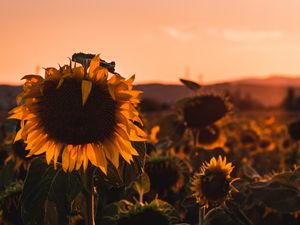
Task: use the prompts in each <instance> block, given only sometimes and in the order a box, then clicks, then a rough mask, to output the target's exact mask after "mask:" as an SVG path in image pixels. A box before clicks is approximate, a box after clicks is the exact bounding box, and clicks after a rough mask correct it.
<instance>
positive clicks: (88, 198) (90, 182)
mask: <svg viewBox="0 0 300 225" xmlns="http://www.w3.org/2000/svg"><path fill="white" fill-rule="evenodd" d="M94 172H95V168H93V167H88V168H87V171H86V172H84V173H83V182H84V186H85V189H86V193H85V203H86V205H85V209H86V212H85V224H86V225H95V203H94V198H95V193H94Z"/></svg>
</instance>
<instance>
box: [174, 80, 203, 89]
mask: <svg viewBox="0 0 300 225" xmlns="http://www.w3.org/2000/svg"><path fill="white" fill-rule="evenodd" d="M179 80H180V81H181V83H183V84H184V85H185V86H186V87H187V88H189V89H191V90H193V91H197V90H199V89H200V88H201V85H200V84H198V83H196V82H194V81H190V80H186V79H182V78H181V79H179Z"/></svg>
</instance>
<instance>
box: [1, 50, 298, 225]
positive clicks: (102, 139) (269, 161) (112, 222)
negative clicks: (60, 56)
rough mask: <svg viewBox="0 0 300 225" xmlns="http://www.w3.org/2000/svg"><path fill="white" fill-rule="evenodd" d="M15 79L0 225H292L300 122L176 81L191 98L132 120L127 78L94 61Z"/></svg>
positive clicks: (81, 57)
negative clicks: (18, 88) (242, 107)
mask: <svg viewBox="0 0 300 225" xmlns="http://www.w3.org/2000/svg"><path fill="white" fill-rule="evenodd" d="M24 80H25V83H24V86H23V91H22V92H21V93H20V94H19V95H18V96H17V105H16V107H15V108H13V109H12V110H11V111H10V112H9V113H8V117H9V120H6V121H3V122H2V123H1V124H0V224H1V225H2V224H4V225H23V224H24V225H57V224H58V225H66V224H68V225H69V224H70V225H79V224H86V225H91V224H92V225H100V224H101V225H129V224H130V225H141V224H143V225H148V224H149V225H150V224H151V225H153V224H158V225H178V224H188V225H196V224H201V225H220V224H223V225H257V224H263V225H271V224H272V225H282V224H286V225H298V224H300V219H299V218H300V217H299V215H300V167H299V165H300V152H299V146H300V135H299V131H300V122H299V121H300V117H299V115H297V112H294V113H289V112H285V113H284V114H283V115H284V117H281V116H278V115H276V116H275V115H273V113H272V111H260V112H241V111H239V110H238V109H237V108H236V106H234V105H233V104H231V101H230V98H229V97H228V96H226V95H224V94H222V93H217V92H214V91H210V90H208V89H207V88H206V87H204V86H201V85H199V84H198V83H196V82H193V81H189V80H185V79H181V82H182V83H183V85H185V86H186V87H187V88H188V89H189V90H190V91H189V93H190V95H189V96H188V97H186V98H184V99H181V100H179V101H177V102H175V103H173V104H172V105H171V106H170V107H168V108H166V109H165V110H160V111H159V112H156V111H152V112H143V113H140V112H139V105H138V104H139V102H140V95H141V91H138V90H135V89H134V86H133V81H134V76H132V77H130V78H129V79H125V78H124V77H122V76H121V75H120V74H118V73H117V72H116V70H115V62H106V61H104V60H103V59H100V56H99V55H93V54H84V53H76V54H74V55H73V56H72V59H71V61H70V64H68V65H64V66H60V67H59V68H52V67H50V68H45V75H44V76H40V75H28V76H25V77H24ZM280 115H281V114H280ZM91 203H92V204H91ZM90 219H91V220H90Z"/></svg>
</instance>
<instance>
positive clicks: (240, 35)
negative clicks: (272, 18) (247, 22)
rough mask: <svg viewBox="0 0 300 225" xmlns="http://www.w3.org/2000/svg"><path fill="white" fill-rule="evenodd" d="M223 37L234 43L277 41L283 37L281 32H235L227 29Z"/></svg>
mask: <svg viewBox="0 0 300 225" xmlns="http://www.w3.org/2000/svg"><path fill="white" fill-rule="evenodd" d="M221 34H222V36H223V37H224V38H225V39H226V40H229V41H233V42H246V43H247V42H259V41H265V40H276V39H279V38H281V37H283V33H282V32H281V31H276V30H274V31H263V30H261V31H258V30H235V29H225V30H222V31H221Z"/></svg>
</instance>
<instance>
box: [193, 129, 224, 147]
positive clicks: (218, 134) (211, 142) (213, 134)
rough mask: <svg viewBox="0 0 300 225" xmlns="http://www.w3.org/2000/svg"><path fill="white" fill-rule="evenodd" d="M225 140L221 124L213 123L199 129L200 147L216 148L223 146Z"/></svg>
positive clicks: (198, 143)
mask: <svg viewBox="0 0 300 225" xmlns="http://www.w3.org/2000/svg"><path fill="white" fill-rule="evenodd" d="M225 142H226V137H225V135H224V132H223V130H222V129H221V128H220V127H219V126H217V125H212V126H208V127H205V128H202V129H199V133H198V142H197V146H198V147H204V148H207V149H214V148H217V147H223V146H224V144H225Z"/></svg>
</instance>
